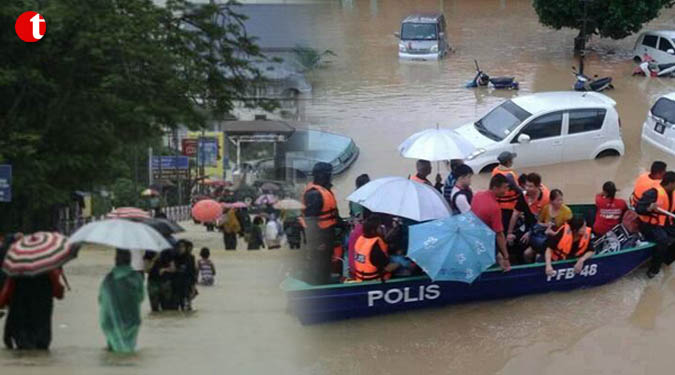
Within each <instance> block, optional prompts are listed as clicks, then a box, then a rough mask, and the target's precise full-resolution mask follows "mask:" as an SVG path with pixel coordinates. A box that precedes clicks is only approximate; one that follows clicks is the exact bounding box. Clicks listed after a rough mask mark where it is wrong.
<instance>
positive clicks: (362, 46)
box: [303, 0, 675, 374]
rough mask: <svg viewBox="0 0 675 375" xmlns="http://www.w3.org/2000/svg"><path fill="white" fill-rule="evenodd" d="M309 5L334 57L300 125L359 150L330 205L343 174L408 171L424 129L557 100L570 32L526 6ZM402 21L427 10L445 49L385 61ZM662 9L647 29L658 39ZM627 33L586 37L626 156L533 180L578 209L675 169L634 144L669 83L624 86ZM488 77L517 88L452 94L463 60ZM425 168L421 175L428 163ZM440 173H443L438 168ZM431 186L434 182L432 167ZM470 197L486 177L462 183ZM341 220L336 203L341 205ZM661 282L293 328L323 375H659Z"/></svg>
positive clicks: (553, 168)
mask: <svg viewBox="0 0 675 375" xmlns="http://www.w3.org/2000/svg"><path fill="white" fill-rule="evenodd" d="M331 4H332V5H330V6H315V7H313V8H312V11H313V12H314V13H313V15H314V17H315V19H316V23H317V25H320V27H319V30H318V31H317V35H316V36H315V38H316V39H317V41H318V44H319V45H320V46H321V48H329V49H331V50H333V51H334V52H336V54H337V55H338V57H336V58H333V59H332V61H333V62H332V63H331V64H330V65H329V66H328V67H327V68H326V69H323V70H319V71H317V72H316V73H315V74H314V76H313V77H312V78H313V84H314V88H315V89H314V93H313V100H312V102H311V103H310V104H308V106H307V114H306V116H307V121H308V122H310V123H312V124H314V125H315V126H316V127H318V128H321V129H324V130H329V131H334V132H337V133H342V134H346V135H349V136H351V137H353V138H354V140H355V142H356V143H357V145H358V146H359V147H360V149H361V154H360V156H359V159H358V160H357V161H356V163H355V164H354V165H353V166H352V167H351V168H350V169H349V170H348V171H347V172H346V173H344V174H343V175H341V176H339V177H338V178H337V179H336V181H335V185H336V186H335V188H334V190H335V191H336V194H337V196H338V199H340V200H342V199H344V197H346V196H347V195H348V194H349V193H350V192H351V191H352V190H353V186H354V180H355V178H356V176H358V175H359V174H361V173H368V174H369V175H370V176H371V178H376V177H382V176H388V175H399V176H407V175H409V174H411V173H413V171H414V161H413V160H408V159H404V158H402V157H400V156H399V155H398V153H397V151H396V147H397V146H398V144H399V143H400V142H401V141H403V140H404V139H405V138H406V137H407V136H409V135H410V134H412V133H414V132H416V131H419V130H422V129H425V128H431V127H434V126H436V124H438V125H440V126H441V127H448V128H454V127H458V126H460V125H463V124H465V123H467V122H472V121H475V120H476V119H478V118H479V117H481V116H482V115H484V114H485V113H486V112H487V111H488V110H489V109H491V108H492V107H494V106H495V105H497V104H498V103H500V102H501V101H503V100H505V99H507V98H510V97H513V96H515V95H525V94H529V93H532V92H539V91H554V90H569V89H571V88H572V85H573V83H574V81H575V78H574V76H573V75H572V72H571V67H572V66H573V65H577V63H578V62H577V60H576V59H575V58H574V56H573V53H572V45H573V38H574V36H575V35H576V32H574V31H570V30H563V31H555V30H551V29H547V28H545V27H543V26H541V25H540V24H539V23H538V20H537V17H536V14H535V12H534V10H533V8H532V6H531V1H529V0H522V1H511V0H502V1H499V0H492V1H484V0H472V1H449V0H433V1H396V2H394V1H377V0H370V1H366V0H364V1H353V2H352V1H342V2H340V3H338V2H333V3H331ZM415 11H441V12H443V13H444V14H445V16H446V18H447V24H448V30H447V31H448V38H449V43H450V44H451V46H452V47H453V48H454V49H455V50H456V52H455V53H453V54H451V55H450V56H449V57H448V58H446V59H445V60H442V61H440V62H399V60H398V58H397V39H396V38H395V37H394V36H393V32H394V31H397V30H399V27H400V26H399V22H400V20H401V19H402V18H404V17H405V16H406V15H408V14H410V13H413V12H415ZM674 18H675V11H674V10H672V9H671V10H666V11H664V13H663V14H662V15H661V17H660V18H658V19H657V20H655V21H654V22H652V23H651V24H649V25H647V26H646V28H649V29H659V28H672V25H673V20H674ZM636 37H637V36H631V37H628V38H626V39H625V40H621V41H613V40H605V39H599V38H594V39H593V40H592V41H591V42H590V44H589V48H590V49H591V52H590V53H589V56H588V57H587V59H586V68H585V71H586V74H588V75H593V74H597V75H599V76H601V77H604V76H611V77H613V79H614V85H615V87H616V89H615V90H613V91H608V92H606V94H607V95H609V96H610V97H612V98H613V99H614V100H615V101H616V102H617V110H618V112H619V115H620V117H621V122H622V126H623V127H622V133H623V140H624V142H625V145H626V154H625V156H623V157H621V158H606V159H602V160H592V161H582V162H574V163H565V164H559V165H550V166H542V167H537V168H527V169H519V172H531V171H537V172H538V173H540V174H541V175H542V176H543V181H544V183H545V184H547V186H549V187H551V188H560V189H562V190H563V192H564V193H565V199H566V201H567V202H568V203H588V202H592V201H593V198H594V196H595V194H596V193H597V192H598V191H599V190H600V187H601V186H602V184H603V183H604V182H605V181H607V180H613V181H615V182H616V184H617V186H618V187H619V189H621V190H620V192H619V195H620V196H621V197H627V196H628V195H629V194H630V192H631V191H632V183H633V181H634V178H635V176H636V175H637V174H638V173H639V172H640V171H642V170H643V168H646V167H648V166H649V164H651V162H652V161H653V160H655V159H663V160H666V161H667V162H668V163H669V164H671V165H672V164H675V159H673V158H672V157H668V156H666V155H664V154H662V153H660V152H659V151H658V150H656V149H654V148H652V147H651V146H648V145H645V144H642V143H641V139H640V133H641V127H642V123H643V121H644V119H645V116H646V114H647V111H648V109H649V107H650V105H651V103H653V101H654V100H655V99H656V97H657V96H659V95H661V94H664V93H666V92H670V91H673V89H675V81H673V80H669V79H646V78H645V77H632V76H631V71H632V69H633V67H634V64H633V62H632V61H631V59H632V55H631V50H632V48H633V45H634V43H635V39H636ZM474 59H477V60H478V61H479V63H480V66H481V68H482V69H483V70H484V71H485V72H487V73H488V74H490V75H491V76H500V75H512V76H515V77H516V78H517V80H518V81H519V82H520V88H521V89H520V91H517V92H512V91H493V90H490V89H478V90H476V89H466V88H464V84H465V83H466V82H467V81H469V80H470V79H472V78H473V76H474V74H475V70H474V65H473V60H474ZM434 165H435V164H434ZM441 168H443V167H441ZM442 172H443V175H444V177H445V175H446V173H447V171H445V170H443V171H442ZM473 185H474V189H483V188H485V187H486V185H487V176H485V175H482V176H474V183H473ZM341 203H342V206H341V209H342V210H343V211H342V212H343V215H345V214H346V209H347V208H346V202H344V201H343V202H341ZM674 301H675V280H674V279H672V277H671V274H670V273H667V274H666V275H663V276H660V278H657V279H656V280H654V281H651V282H648V281H647V279H646V277H645V276H644V271H643V270H641V271H640V272H637V273H634V274H632V275H630V276H628V277H626V278H624V279H622V280H620V281H619V282H616V283H613V284H610V285H607V286H604V287H600V288H597V289H592V290H585V291H577V292H572V293H559V294H549V295H541V296H534V297H524V298H518V299H514V300H508V301H496V302H488V303H475V304H469V305H464V306H455V307H448V308H443V309H439V310H432V311H418V312H411V313H404V314H396V315H392V316H382V317H377V318H372V319H362V320H357V321H346V322H338V323H334V324H327V325H322V326H316V327H305V328H303V329H304V330H307V331H309V332H310V333H311V336H312V337H313V338H314V340H315V341H314V342H315V346H314V347H312V348H311V352H312V353H313V354H309V355H310V357H316V358H317V364H319V366H320V367H319V368H320V369H321V370H322V372H324V373H355V374H388V373H396V374H399V373H403V374H405V373H420V372H421V373H429V374H448V373H466V374H494V373H500V374H521V373H535V372H536V373H545V374H558V373H560V374H562V373H570V372H573V371H575V370H577V372H579V373H590V372H595V373H622V374H623V373H625V374H634V373H646V374H651V373H659V372H662V371H665V370H666V369H668V368H669V367H668V366H670V363H671V362H672V361H671V360H670V358H669V355H668V354H667V353H665V348H666V347H669V344H670V341H671V340H670V337H672V334H673V331H675V310H674V309H673V307H672V303H673V302H674Z"/></svg>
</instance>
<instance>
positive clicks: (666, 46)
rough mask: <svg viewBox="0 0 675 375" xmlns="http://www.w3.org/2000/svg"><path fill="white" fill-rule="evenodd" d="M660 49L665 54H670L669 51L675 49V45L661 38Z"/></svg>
mask: <svg viewBox="0 0 675 375" xmlns="http://www.w3.org/2000/svg"><path fill="white" fill-rule="evenodd" d="M659 49H660V50H661V51H663V52H668V50H669V49H673V45H672V44H670V42H669V41H668V39H666V38H661V39H659Z"/></svg>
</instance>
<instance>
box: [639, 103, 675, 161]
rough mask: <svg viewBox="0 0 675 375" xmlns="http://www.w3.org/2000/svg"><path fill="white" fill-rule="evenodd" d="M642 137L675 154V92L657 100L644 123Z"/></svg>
mask: <svg viewBox="0 0 675 375" xmlns="http://www.w3.org/2000/svg"><path fill="white" fill-rule="evenodd" d="M642 139H643V140H644V141H646V142H647V143H650V144H652V145H653V146H655V147H657V148H659V149H661V150H662V151H665V152H667V153H669V154H671V155H675V92H671V93H670V94H667V95H663V96H661V97H660V98H658V99H657V100H656V102H655V103H654V105H653V106H652V108H651V109H650V110H649V113H647V118H646V119H645V122H644V124H643V125H642Z"/></svg>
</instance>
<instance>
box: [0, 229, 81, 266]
mask: <svg viewBox="0 0 675 375" xmlns="http://www.w3.org/2000/svg"><path fill="white" fill-rule="evenodd" d="M66 240H67V238H66V237H65V236H64V235H62V234H60V233H57V232H37V233H33V234H31V235H27V236H24V237H23V238H22V239H21V240H19V241H16V242H14V244H13V245H12V246H11V247H10V248H9V250H8V251H7V255H6V256H5V260H4V261H3V263H2V270H3V271H5V273H6V274H7V275H8V276H35V275H39V274H42V273H45V272H48V271H51V270H53V269H55V268H59V267H61V266H62V265H64V264H65V263H66V262H68V261H69V260H71V259H73V258H75V257H76V256H77V250H78V246H69V245H67V244H66Z"/></svg>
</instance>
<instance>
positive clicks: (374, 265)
mask: <svg viewBox="0 0 675 375" xmlns="http://www.w3.org/2000/svg"><path fill="white" fill-rule="evenodd" d="M384 231H385V228H384V225H382V219H381V218H380V217H379V216H378V215H370V216H369V217H368V218H367V219H366V221H365V222H364V223H363V234H362V235H361V236H360V237H359V238H358V239H357V240H356V244H355V245H354V276H355V279H356V280H358V281H368V280H376V279H382V280H387V279H389V278H390V277H391V273H392V272H394V271H395V270H396V269H397V268H398V267H399V264H398V263H394V262H391V261H390V259H389V255H388V253H387V250H388V248H389V246H388V245H387V243H386V242H385V241H384Z"/></svg>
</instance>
